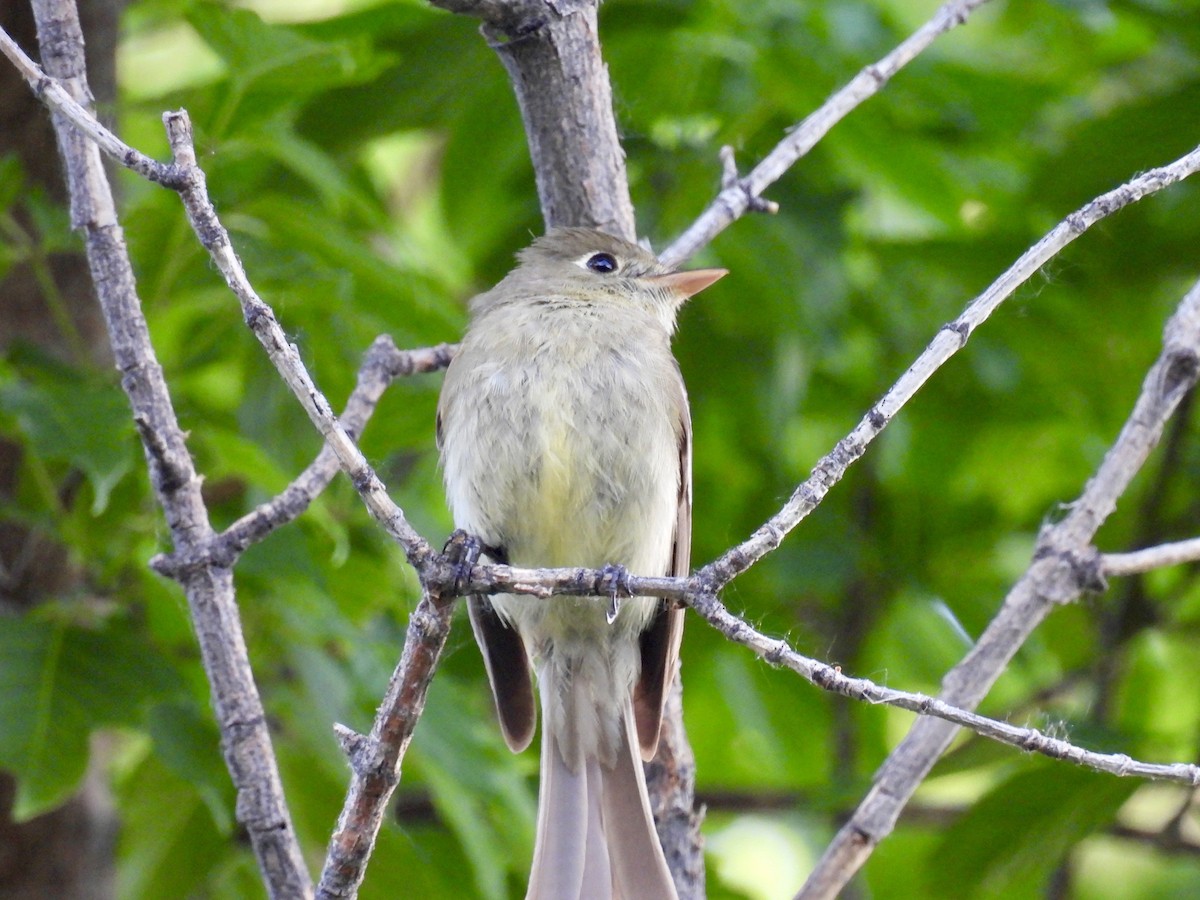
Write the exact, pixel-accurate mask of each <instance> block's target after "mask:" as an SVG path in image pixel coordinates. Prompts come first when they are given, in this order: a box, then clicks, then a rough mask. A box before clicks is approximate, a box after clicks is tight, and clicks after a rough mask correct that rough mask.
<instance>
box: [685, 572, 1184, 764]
mask: <svg viewBox="0 0 1200 900" xmlns="http://www.w3.org/2000/svg"><path fill="white" fill-rule="evenodd" d="M692 605H693V607H694V608H695V610H696V611H697V612H699V613H700V615H702V616H704V618H705V619H707V620H708V622H709V623H710V624H711V625H713V626H714V627H716V628H717V629H718V630H719V631H720V632H721V633H722V634H725V635H727V636H728V637H729V638H730V640H733V641H735V642H737V643H739V644H741V645H743V646H745V647H749V648H750V649H751V650H753V651H754V652H755V653H757V654H758V655H759V656H761V657H762V658H763V659H765V660H766V661H767V662H769V663H771V665H774V666H780V667H783V668H786V669H790V670H791V671H793V672H795V673H796V674H797V675H799V676H801V677H802V678H804V679H805V680H807V681H809V682H811V683H812V684H814V685H816V686H817V687H819V688H821V689H823V690H826V691H830V692H831V693H834V694H841V695H842V696H843V697H850V698H852V699H855V700H861V701H863V702H865V703H878V704H884V705H887V706H895V707H898V708H899V709H906V710H908V711H909V712H914V713H917V714H918V715H921V716H933V717H934V718H936V719H941V720H943V722H950V723H953V724H955V725H961V726H963V727H966V728H970V729H971V730H972V731H974V732H975V733H976V734H979V735H980V736H982V737H986V738H990V739H991V740H993V741H996V742H998V743H1001V744H1008V745H1009V746H1011V747H1017V748H1019V749H1021V750H1025V751H1026V752H1028V753H1037V754H1040V755H1042V756H1048V757H1050V758H1051V759H1062V760H1067V761H1069V762H1072V763H1075V764H1076V765H1078V766H1082V767H1083V768H1086V769H1094V770H1095V771H1097V772H1107V773H1108V774H1110V775H1120V776H1124V777H1129V776H1132V777H1138V778H1151V779H1155V780H1159V781H1173V782H1177V783H1179V784H1186V785H1191V786H1193V787H1195V786H1198V785H1200V766H1196V765H1192V764H1190V763H1167V764H1157V763H1145V762H1139V761H1137V760H1134V759H1131V758H1130V757H1129V756H1126V755H1125V754H1123V753H1095V752H1093V751H1091V750H1085V749H1083V748H1082V747H1078V746H1076V745H1074V744H1071V743H1070V742H1068V741H1064V740H1061V739H1059V738H1055V737H1051V736H1050V735H1048V734H1045V733H1044V732H1041V731H1038V730H1037V729H1036V728H1023V727H1020V726H1017V725H1011V724H1009V723H1008V722H1001V721H999V720H997V719H989V718H988V717H986V716H980V715H977V714H975V713H972V712H968V711H966V710H964V709H959V708H957V707H954V706H951V705H950V704H948V703H946V702H945V701H943V700H940V699H938V698H935V697H928V696H926V695H924V694H916V693H910V692H908V691H898V690H895V689H893V688H887V687H882V686H880V685H878V684H875V683H874V682H873V681H869V680H867V679H866V678H853V677H851V676H849V675H845V674H843V673H842V670H841V669H840V668H838V667H837V666H831V665H829V664H828V663H823V662H821V661H819V660H815V659H811V658H809V657H807V656H803V655H801V654H799V653H797V652H796V651H795V650H793V649H792V648H791V647H790V646H788V644H787V642H786V641H782V640H776V639H773V638H769V637H767V636H766V635H764V634H762V633H761V632H759V631H757V630H755V629H754V628H751V627H750V626H749V625H747V624H746V623H745V622H744V621H743V620H742V619H740V618H738V617H737V616H735V615H734V614H733V613H731V612H729V610H727V609H726V608H725V606H724V605H723V604H722V603H721V602H720V601H719V600H718V599H717V598H716V597H714V596H712V595H705V596H701V597H699V598H697V599H696V601H695V602H694V603H693V604H692Z"/></svg>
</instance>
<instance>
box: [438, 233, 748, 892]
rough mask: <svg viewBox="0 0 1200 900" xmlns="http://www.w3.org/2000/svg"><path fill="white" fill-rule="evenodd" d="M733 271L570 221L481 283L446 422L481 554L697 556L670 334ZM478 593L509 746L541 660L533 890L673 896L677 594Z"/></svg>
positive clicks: (464, 507)
mask: <svg viewBox="0 0 1200 900" xmlns="http://www.w3.org/2000/svg"><path fill="white" fill-rule="evenodd" d="M725 274H726V270H724V269H700V270H696V271H689V272H671V271H670V270H668V269H667V268H666V267H664V266H663V265H661V264H660V263H659V262H658V260H657V259H655V257H654V256H653V255H652V254H650V253H648V252H647V251H645V250H643V249H642V248H640V247H638V246H636V245H634V244H630V243H628V242H627V241H623V240H620V239H618V238H615V237H612V236H610V235H607V234H603V233H601V232H598V231H593V230H590V229H583V228H564V229H557V230H553V231H551V232H550V233H549V234H547V235H546V236H545V237H542V238H538V239H537V240H535V241H534V242H533V245H532V246H531V247H529V248H528V249H526V250H524V251H522V252H521V253H520V254H519V255H518V265H517V267H516V268H515V269H514V270H513V271H512V272H510V273H509V274H508V276H506V277H505V278H504V280H503V281H501V282H500V283H499V284H498V285H496V286H495V287H494V288H492V289H491V290H490V291H487V292H486V293H483V294H480V295H479V296H477V297H475V298H474V299H473V300H472V301H471V307H470V311H471V324H470V326H469V328H468V330H467V333H466V336H465V337H464V338H463V341H462V345H461V347H460V349H459V352H458V354H457V355H456V356H455V357H454V361H453V362H452V363H451V364H450V367H449V369H448V370H447V372H446V379H445V383H444V385H443V387H442V394H441V399H440V401H439V403H438V414H437V438H438V447H439V449H440V451H441V459H442V466H443V472H444V478H445V484H446V494H447V497H448V499H449V504H450V508H451V511H452V512H453V514H454V521H455V525H456V526H457V527H458V528H460V529H462V530H463V531H465V532H467V533H468V534H470V535H472V536H474V537H476V538H478V539H479V541H480V542H481V544H482V548H483V555H484V557H485V558H486V559H488V560H491V561H493V562H498V563H508V564H511V565H514V566H529V567H559V566H586V567H588V568H602V567H606V566H615V567H622V568H624V569H627V570H628V571H630V572H632V573H634V574H638V575H686V574H688V572H689V565H690V560H689V556H690V542H691V519H692V497H691V477H692V476H691V457H692V426H691V418H690V415H689V413H688V403H687V393H686V391H685V390H684V385H683V379H682V378H681V376H680V373H679V365H678V364H677V363H676V361H675V358H674V357H673V356H672V355H671V346H670V343H671V335H672V333H673V332H674V330H675V315H676V313H677V312H678V310H679V308H680V307H681V306H682V305H683V303H684V301H685V300H687V298H688V297H690V296H691V295H692V294H695V293H696V292H697V291H700V290H703V289H704V288H705V287H707V286H708V285H710V284H712V283H713V282H714V281H716V280H717V279H718V278H720V277H722V276H723V275H725ZM615 571H620V569H617V570H615ZM468 608H469V611H470V617H471V625H472V628H473V629H474V632H475V639H476V640H477V641H478V643H479V647H480V649H481V650H482V651H483V658H484V662H485V664H486V667H487V672H488V678H489V679H490V681H491V686H492V692H493V694H494V696H495V700H496V710H497V713H498V714H499V719H500V726H501V729H502V730H503V732H504V737H505V740H506V741H507V743H508V745H509V747H510V748H512V750H513V751H520V750H523V749H525V747H527V746H528V745H529V742H530V740H531V739H532V737H533V732H534V726H535V724H536V719H537V713H536V708H535V706H534V701H533V685H532V682H531V678H530V665H531V663H532V667H533V670H534V671H536V672H537V681H538V693H539V695H540V698H541V707H542V757H541V784H540V788H539V793H538V822H537V842H536V845H535V849H534V854H533V867H532V870H531V873H530V877H529V892H528V895H527V896H528V898H531V900H606V898H625V900H663V898H670V900H673V898H675V897H676V892H675V887H674V885H673V883H672V881H671V875H670V872H669V870H668V868H667V864H666V861H665V859H664V857H663V852H662V847H661V845H660V843H659V840H658V835H657V833H656V832H655V830H654V821H653V818H652V816H651V814H650V805H649V799H648V797H647V794H646V782H645V776H644V775H643V772H642V765H641V761H642V760H643V759H645V760H649V759H650V758H652V757H653V756H654V752H655V749H656V748H657V746H658V735H659V727H660V724H661V721H662V710H663V702H664V700H665V699H666V695H667V692H668V690H669V689H670V686H671V682H672V680H673V679H674V677H675V673H676V670H677V668H678V654H679V642H680V639H681V637H682V633H683V611H682V610H680V609H674V608H672V607H671V606H670V605H669V604H668V603H666V602H664V601H662V600H659V599H656V598H653V597H632V598H624V599H618V598H616V597H615V596H614V597H613V598H611V599H610V598H594V597H591V598H580V597H552V598H549V599H544V598H537V597H531V596H518V595H511V594H498V595H496V596H493V597H490V598H488V597H471V598H470V599H469V600H468Z"/></svg>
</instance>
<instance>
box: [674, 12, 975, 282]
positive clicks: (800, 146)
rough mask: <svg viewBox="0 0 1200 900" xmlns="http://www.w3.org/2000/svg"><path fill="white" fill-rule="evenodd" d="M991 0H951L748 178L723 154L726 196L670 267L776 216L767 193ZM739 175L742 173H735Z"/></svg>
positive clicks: (681, 244) (678, 246) (677, 246)
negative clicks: (757, 218)
mask: <svg viewBox="0 0 1200 900" xmlns="http://www.w3.org/2000/svg"><path fill="white" fill-rule="evenodd" d="M986 2H987V0H950V2H948V3H944V4H943V5H942V6H941V7H940V8H939V9H938V11H937V12H936V13H935V14H934V15H933V18H931V19H930V20H929V21H928V22H926V23H925V24H924V25H922V26H921V27H920V28H918V29H917V30H916V31H914V32H913V33H912V34H911V35H909V37H908V38H907V39H905V41H904V42H903V43H902V44H900V46H898V47H897V48H896V49H895V50H893V51H892V52H891V53H889V54H888V55H887V56H885V57H883V59H881V60H879V61H878V62H876V63H872V64H871V65H869V66H867V67H866V68H865V69H863V70H862V71H861V72H859V73H858V74H857V75H855V76H854V77H853V78H852V79H850V81H849V83H847V84H846V85H845V87H843V88H841V89H840V90H838V91H837V92H835V93H834V94H833V96H831V97H830V98H829V99H828V100H826V101H825V103H824V104H822V106H821V107H820V109H818V110H816V112H813V113H812V114H810V115H809V116H808V118H806V119H805V120H804V121H803V122H801V123H800V124H799V125H797V126H796V127H795V128H793V129H791V130H790V131H789V132H788V136H787V137H785V138H784V139H783V140H782V141H780V142H779V143H778V144H776V145H775V149H773V150H772V151H771V152H770V153H768V154H767V155H766V157H764V158H763V160H762V162H760V163H759V164H758V165H757V166H755V167H754V168H753V169H752V170H751V171H750V174H749V175H747V176H746V177H745V178H736V177H732V178H731V177H730V166H731V164H732V155H731V154H727V153H726V152H725V151H722V157H721V159H722V164H723V168H724V177H723V179H722V183H721V192H720V193H719V194H718V195H717V196H716V198H715V199H714V200H713V201H712V202H711V203H710V204H709V205H708V208H707V209H705V210H704V212H702V213H701V214H700V215H699V217H697V219H696V221H695V222H693V223H692V224H691V226H690V227H689V228H688V230H687V231H685V232H684V233H683V234H681V235H680V236H679V237H678V238H676V239H675V241H674V242H673V243H672V244H671V246H669V247H668V248H667V249H666V250H665V251H663V253H662V254H661V255H660V257H659V258H660V259H661V260H662V261H663V262H664V263H666V264H667V265H669V266H677V265H679V264H680V263H682V262H683V261H684V260H686V259H688V258H689V257H690V256H692V254H694V253H695V252H696V251H697V250H699V249H700V248H701V247H703V246H704V245H705V244H707V243H708V242H709V241H711V240H712V239H713V238H714V237H716V236H717V235H718V234H720V233H721V232H722V231H724V230H725V229H726V228H727V227H728V226H729V225H730V224H732V223H733V222H734V221H736V220H737V219H738V218H740V217H741V216H742V215H743V214H744V213H746V212H747V211H748V210H754V211H758V210H761V211H765V212H774V211H775V210H774V209H773V208H772V207H771V206H770V205H764V204H767V201H764V200H763V199H762V192H763V191H765V190H766V189H767V188H768V187H769V186H770V185H771V184H773V183H774V182H776V181H778V180H779V178H780V177H781V176H782V175H783V173H784V172H786V171H787V170H788V169H790V168H791V167H792V166H793V165H795V164H796V162H797V161H798V160H799V159H800V158H801V157H803V156H804V155H805V154H806V153H808V151H809V150H811V149H812V148H813V147H814V146H816V144H817V142H818V141H819V140H821V138H823V137H825V135H826V134H828V133H829V130H830V129H831V128H833V126H834V125H836V124H837V123H838V122H840V121H841V120H842V119H844V118H845V117H846V116H847V115H849V114H850V113H851V112H853V111H854V110H855V109H856V108H857V107H858V106H860V105H861V104H862V103H863V102H864V101H866V100H869V99H870V98H871V97H873V96H875V95H876V94H878V93H879V92H880V91H881V90H883V88H884V86H885V85H886V84H887V83H888V81H889V80H891V78H892V76H893V75H895V74H896V73H897V72H899V71H900V70H901V69H902V68H904V67H905V66H906V65H908V64H909V63H910V62H912V61H913V60H914V59H916V58H917V57H918V56H919V55H920V54H921V53H923V52H924V51H925V49H926V48H927V47H929V45H930V44H932V43H933V42H934V41H935V40H936V39H937V38H938V37H939V36H941V35H943V34H945V33H946V32H947V31H949V30H950V29H952V28H955V27H957V26H959V25H961V24H963V23H964V22H966V21H967V17H968V16H970V15H971V13H972V12H974V11H975V10H976V9H977V8H979V7H980V6H982V5H983V4H984V3H986ZM733 174H734V176H736V169H735V170H734V173H733Z"/></svg>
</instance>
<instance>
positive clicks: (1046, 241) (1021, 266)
mask: <svg viewBox="0 0 1200 900" xmlns="http://www.w3.org/2000/svg"><path fill="white" fill-rule="evenodd" d="M1198 169H1200V147H1197V148H1196V149H1195V150H1193V151H1192V152H1191V153H1188V154H1187V155H1185V156H1183V157H1180V158H1179V159H1177V160H1175V161H1174V162H1172V163H1169V164H1167V165H1165V166H1162V167H1160V168H1157V169H1150V170H1149V171H1146V172H1143V173H1142V174H1141V175H1138V176H1137V177H1136V178H1133V179H1131V180H1130V181H1128V182H1126V183H1125V184H1123V185H1121V186H1120V187H1118V188H1115V189H1114V190H1111V191H1109V192H1108V193H1106V194H1102V195H1100V196H1099V197H1097V198H1096V199H1095V200H1092V201H1091V202H1090V203H1088V204H1086V205H1085V206H1082V207H1080V208H1079V209H1078V210H1076V211H1075V212H1073V213H1071V215H1069V216H1067V217H1066V218H1065V219H1063V220H1062V221H1061V222H1060V223H1059V224H1058V225H1056V226H1055V227H1054V228H1053V229H1052V230H1051V231H1050V232H1049V233H1048V234H1047V235H1046V236H1045V237H1043V238H1042V239H1041V240H1039V241H1038V242H1037V243H1036V244H1034V245H1033V246H1032V247H1030V248H1029V249H1028V250H1027V251H1025V253H1023V254H1022V255H1021V257H1020V259H1018V260H1017V261H1016V262H1015V263H1013V264H1012V265H1011V266H1010V267H1009V268H1008V269H1007V270H1006V271H1005V272H1004V273H1003V274H1002V275H1001V276H1000V277H999V278H997V279H996V280H995V281H994V282H992V283H991V284H990V285H989V286H988V288H987V290H985V291H984V292H983V293H982V294H980V295H979V296H978V297H976V298H975V299H974V300H972V301H971V303H970V304H969V305H968V306H967V308H966V309H965V310H964V311H963V313H962V314H961V315H960V316H959V317H958V318H957V319H955V320H954V321H953V322H948V323H947V324H945V325H943V326H942V327H941V329H940V330H939V331H938V333H937V334H936V335H935V336H934V338H933V340H932V341H931V342H930V343H929V346H928V347H926V348H925V351H924V352H923V353H922V354H921V355H920V356H919V357H917V359H916V361H915V362H913V364H912V365H911V366H909V367H908V370H907V371H906V372H905V373H904V374H903V375H902V376H900V378H899V379H898V380H897V381H896V383H895V384H893V385H892V386H891V388H889V389H888V392H887V393H886V394H884V395H883V397H881V398H880V399H879V401H878V402H877V403H876V404H875V405H874V406H873V407H871V409H870V410H869V411H868V412H867V414H866V415H865V416H863V418H862V420H861V421H860V422H859V423H858V425H857V426H856V427H855V428H854V430H853V431H852V432H850V434H848V435H847V436H846V437H844V438H842V439H841V440H840V441H838V443H837V446H835V447H834V448H833V450H832V451H830V452H829V453H828V454H826V455H825V456H824V457H822V458H821V460H820V462H818V463H817V465H816V467H815V468H814V469H813V473H812V475H811V476H810V477H809V478H808V480H806V481H805V482H804V483H803V484H801V485H800V486H799V487H798V488H797V489H796V490H795V492H794V493H793V494H792V496H791V497H790V498H789V499H788V502H787V503H786V504H785V505H784V507H783V508H782V509H781V510H780V511H779V512H778V513H776V514H775V515H774V516H772V517H771V518H770V519H769V520H768V521H767V522H766V523H765V524H764V525H763V526H762V527H760V528H759V529H758V530H757V531H755V532H754V534H752V535H751V536H750V537H749V538H748V539H746V540H745V541H743V542H742V543H741V544H739V545H738V546H736V547H734V548H733V549H732V550H730V551H729V552H727V553H725V554H724V555H722V556H721V557H720V558H719V559H717V560H714V561H713V562H711V563H709V564H708V565H706V566H704V567H703V568H702V569H700V571H699V575H700V577H701V578H702V579H703V580H704V581H705V584H706V587H707V588H709V592H710V593H715V592H716V590H718V589H720V588H721V587H722V586H724V585H725V584H728V583H729V581H730V580H731V579H733V578H734V577H736V576H737V575H738V574H740V573H741V572H744V571H745V570H746V569H748V568H749V567H750V566H752V565H753V564H754V563H755V562H757V561H758V560H760V559H761V558H762V557H763V556H765V555H766V554H767V553H769V552H771V551H772V550H774V549H775V548H776V547H778V546H779V544H780V543H781V542H782V541H783V539H784V537H785V536H786V535H787V533H788V532H789V531H791V530H792V529H793V528H795V527H796V525H798V524H799V523H800V522H801V521H802V520H803V519H804V518H805V517H806V516H807V515H808V514H809V513H810V512H812V510H813V509H815V508H816V506H817V504H819V503H820V502H821V500H822V499H823V498H824V497H825V494H826V493H828V491H829V489H830V488H831V487H833V485H835V484H837V482H838V481H840V480H841V478H842V476H843V475H844V474H845V472H846V469H847V468H849V466H850V465H851V464H852V463H854V462H855V461H856V460H857V459H858V458H859V457H861V456H862V455H863V453H864V452H866V448H867V445H868V444H870V443H871V441H872V440H874V439H875V437H876V436H877V435H878V434H879V433H880V432H881V431H882V430H883V429H884V428H885V427H886V426H887V424H888V423H889V422H891V420H892V419H893V418H895V416H896V414H897V413H898V412H899V411H900V410H901V409H902V408H903V407H904V405H905V404H906V403H907V402H908V401H909V400H911V399H912V398H913V396H914V395H915V394H916V392H917V391H918V390H919V389H920V388H921V386H922V385H924V384H925V382H926V381H927V380H928V379H929V378H930V376H932V375H933V373H934V372H936V371H937V370H938V369H939V368H940V367H941V366H942V365H943V364H944V363H945V362H946V361H947V360H948V359H950V357H952V356H953V355H954V354H955V353H957V352H958V351H959V350H961V349H962V348H963V347H964V346H966V343H967V340H968V338H970V336H971V333H972V332H974V330H975V329H976V328H978V327H979V326H980V325H981V324H982V323H983V322H984V321H986V319H987V318H988V316H990V315H991V314H992V313H993V312H995V310H996V308H997V307H999V306H1000V304H1001V303H1003V302H1004V301H1005V300H1006V299H1007V298H1008V297H1010V296H1011V295H1012V293H1013V292H1014V291H1015V290H1016V289H1017V288H1018V287H1019V286H1020V285H1021V284H1023V283H1024V282H1025V281H1027V280H1028V279H1029V278H1030V277H1031V276H1032V275H1033V274H1034V273H1035V272H1037V271H1038V269H1040V268H1041V267H1042V266H1043V265H1045V264H1046V263H1047V262H1048V261H1049V260H1050V259H1052V258H1053V257H1054V256H1055V255H1056V254H1057V253H1059V252H1060V251H1061V250H1062V249H1063V248H1064V247H1066V246H1067V245H1068V244H1070V243H1071V242H1072V241H1074V240H1075V239H1076V238H1077V237H1079V236H1080V235H1081V234H1083V233H1084V232H1085V231H1087V230H1088V228H1090V227H1091V226H1092V225H1094V224H1096V223H1097V222H1099V221H1100V220H1101V219H1103V218H1105V217H1106V216H1110V215H1112V214H1113V213H1114V212H1116V211H1117V210H1119V209H1121V208H1123V207H1125V206H1128V205H1129V204H1131V203H1134V202H1136V201H1138V200H1140V199H1142V198H1143V197H1146V196H1148V195H1150V194H1153V193H1155V192H1157V191H1160V190H1162V189H1163V188H1165V187H1168V186H1169V185H1172V184H1174V183H1175V182H1177V181H1180V180H1181V179H1183V178H1186V177H1188V176H1189V175H1191V174H1193V173H1195V172H1196V171H1197V170H1198Z"/></svg>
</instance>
